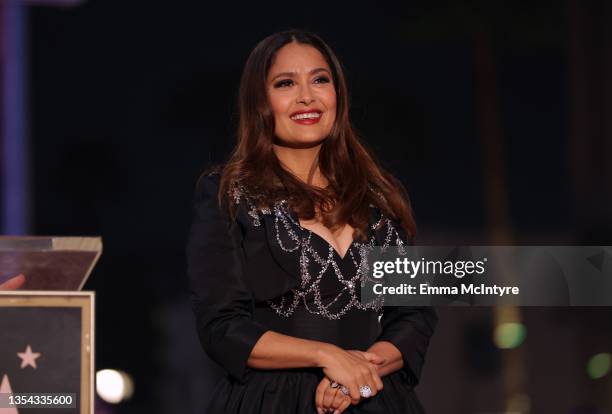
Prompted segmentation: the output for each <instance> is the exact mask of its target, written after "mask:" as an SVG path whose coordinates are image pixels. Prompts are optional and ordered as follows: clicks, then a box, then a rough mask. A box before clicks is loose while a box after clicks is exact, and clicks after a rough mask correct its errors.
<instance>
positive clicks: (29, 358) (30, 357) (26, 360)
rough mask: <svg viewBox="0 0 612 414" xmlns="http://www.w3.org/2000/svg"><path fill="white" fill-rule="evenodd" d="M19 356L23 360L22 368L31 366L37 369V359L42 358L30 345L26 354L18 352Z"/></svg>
mask: <svg viewBox="0 0 612 414" xmlns="http://www.w3.org/2000/svg"><path fill="white" fill-rule="evenodd" d="M17 356H19V358H21V368H25V367H27V366H28V365H30V366H32V368H34V369H36V358H38V357H39V356H40V352H32V348H31V347H30V345H28V347H27V348H26V350H25V352H17Z"/></svg>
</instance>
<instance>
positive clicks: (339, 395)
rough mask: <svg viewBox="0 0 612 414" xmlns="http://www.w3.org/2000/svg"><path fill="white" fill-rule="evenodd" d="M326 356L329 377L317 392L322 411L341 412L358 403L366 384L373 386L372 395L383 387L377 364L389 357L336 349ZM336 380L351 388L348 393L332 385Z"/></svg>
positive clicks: (326, 374)
mask: <svg viewBox="0 0 612 414" xmlns="http://www.w3.org/2000/svg"><path fill="white" fill-rule="evenodd" d="M325 359H326V362H325V364H324V365H323V373H324V374H325V378H323V379H322V380H321V382H320V383H319V385H318V386H317V390H316V393H315V405H316V407H317V412H318V413H319V414H323V413H326V412H333V413H334V414H339V413H342V412H343V411H344V410H346V409H347V408H348V406H349V405H351V404H353V405H355V404H358V403H359V402H360V401H361V395H360V392H359V389H360V387H362V386H368V387H370V390H371V391H372V393H371V397H373V396H375V395H376V394H377V393H378V392H379V391H380V390H382V389H383V383H382V380H381V379H380V376H379V375H378V370H377V366H379V365H382V364H384V363H385V359H384V358H382V357H380V356H378V355H377V354H374V353H372V352H362V351H356V350H351V351H346V350H343V349H341V348H334V349H333V350H332V351H331V352H329V353H328V354H327V356H326V358H325ZM332 380H333V381H335V382H337V383H339V384H341V385H343V386H345V387H346V388H348V391H349V394H348V395H345V394H344V393H343V392H342V391H341V388H340V386H339V387H337V388H332V387H331V382H332Z"/></svg>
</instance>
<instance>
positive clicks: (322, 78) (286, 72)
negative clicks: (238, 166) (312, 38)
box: [267, 42, 336, 148]
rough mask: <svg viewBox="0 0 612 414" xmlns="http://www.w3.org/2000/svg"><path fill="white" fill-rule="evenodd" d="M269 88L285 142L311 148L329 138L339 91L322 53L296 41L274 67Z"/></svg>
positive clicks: (280, 54) (277, 127) (285, 48)
mask: <svg viewBox="0 0 612 414" xmlns="http://www.w3.org/2000/svg"><path fill="white" fill-rule="evenodd" d="M267 90H268V102H269V104H270V109H271V110H272V112H273V114H274V125H275V128H274V133H275V135H276V137H277V138H278V139H279V140H280V141H281V144H282V145H287V146H291V147H295V148H308V147H312V146H314V145H318V144H320V143H321V142H322V141H323V140H324V139H325V138H327V136H328V135H329V133H330V131H331V129H332V126H333V125H334V121H335V120H336V90H335V88H334V83H333V78H332V72H331V69H330V68H329V65H328V64H327V62H326V61H325V58H324V57H323V55H322V54H321V52H319V51H318V50H317V49H315V48H314V47H312V46H309V45H304V44H300V43H295V42H293V43H289V44H287V45H285V46H283V47H282V48H281V49H279V50H278V52H277V53H276V57H275V59H274V61H273V63H272V66H271V67H270V71H269V73H268V79H267Z"/></svg>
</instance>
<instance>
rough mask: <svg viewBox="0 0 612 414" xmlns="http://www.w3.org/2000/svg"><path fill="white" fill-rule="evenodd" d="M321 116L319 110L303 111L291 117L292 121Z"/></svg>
mask: <svg viewBox="0 0 612 414" xmlns="http://www.w3.org/2000/svg"><path fill="white" fill-rule="evenodd" d="M320 117H321V113H320V112H305V113H302V114H295V115H293V116H292V117H291V119H293V120H294V121H296V120H298V119H318V118H320Z"/></svg>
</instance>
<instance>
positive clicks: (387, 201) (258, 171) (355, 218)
mask: <svg viewBox="0 0 612 414" xmlns="http://www.w3.org/2000/svg"><path fill="white" fill-rule="evenodd" d="M291 42H297V43H300V44H304V45H309V46H312V47H314V48H316V49H317V50H318V51H319V52H320V53H321V54H322V55H323V57H324V58H325V60H326V61H327V64H328V65H329V67H330V68H331V71H332V77H333V81H334V82H333V83H334V86H335V89H336V120H335V123H334V125H333V127H332V129H331V132H330V134H329V136H328V137H327V138H326V139H325V140H324V141H323V143H322V145H321V149H320V151H319V156H318V167H319V169H320V171H321V173H322V174H323V175H324V176H325V177H326V179H327V181H328V182H329V186H328V187H326V188H317V187H314V186H312V185H310V184H308V183H305V182H303V181H302V180H300V179H299V178H297V177H296V176H295V175H293V174H292V173H291V172H289V171H287V170H286V169H285V168H283V167H282V166H281V164H280V162H279V160H278V158H277V157H276V154H275V153H274V151H273V143H274V139H275V135H274V127H275V126H274V114H273V113H272V110H271V109H270V105H269V104H268V98H267V91H266V79H267V76H268V71H269V70H270V67H271V65H272V63H273V59H274V57H275V54H276V52H277V51H278V50H279V49H280V48H282V47H283V46H285V45H286V44H288V43H291ZM238 105H239V125H238V143H237V145H236V147H235V148H234V151H233V153H232V155H231V157H230V159H229V161H228V162H227V163H226V164H225V166H224V167H223V168H222V170H221V182H220V191H219V203H220V204H221V205H222V206H223V205H224V206H226V208H230V212H231V213H232V215H234V214H235V212H234V211H232V208H233V207H231V206H232V205H233V204H232V203H229V202H228V197H227V195H228V194H229V192H230V190H231V188H232V186H233V185H235V183H240V185H241V186H243V188H244V189H246V190H247V191H248V193H249V194H256V195H257V196H258V197H257V199H256V200H257V201H256V202H257V204H258V205H259V206H260V207H264V206H270V204H272V203H273V202H274V201H277V200H280V199H286V200H288V202H289V207H290V208H291V209H292V210H293V211H294V212H295V213H296V214H297V215H298V216H299V217H300V218H303V219H312V218H314V217H315V212H318V213H319V217H320V219H321V221H322V222H323V224H324V225H325V226H326V227H328V228H331V229H337V228H339V227H340V226H341V225H344V224H346V223H348V224H350V225H351V226H352V227H353V228H354V229H355V233H356V234H355V235H354V236H355V237H356V238H358V239H361V240H363V239H365V238H366V237H367V236H366V235H367V226H368V221H369V218H370V204H372V205H374V206H376V207H378V208H379V209H380V210H381V212H382V213H383V214H385V215H387V216H388V217H391V218H393V219H395V220H397V221H398V222H399V223H400V225H401V227H402V228H403V229H404V230H405V232H406V234H407V237H408V238H409V239H410V240H412V239H413V238H414V235H415V232H416V226H415V222H414V218H413V214H412V208H411V206H410V203H409V201H408V197H407V194H406V192H405V190H404V188H403V186H402V185H401V183H400V182H399V181H398V180H397V179H395V178H394V177H393V176H392V175H391V174H389V173H388V172H386V171H385V170H384V169H383V168H382V167H381V166H380V165H379V163H378V162H377V161H376V160H375V159H374V157H373V156H372V155H371V154H370V152H369V151H368V150H367V149H366V148H365V146H364V144H363V143H362V142H361V141H360V139H359V137H358V136H357V134H356V133H355V130H354V128H353V126H352V125H351V122H350V120H349V99H348V90H347V85H346V79H345V77H344V73H343V70H342V66H341V64H340V62H339V60H338V58H337V57H336V55H335V54H334V52H333V51H332V50H331V48H330V47H329V46H328V45H327V44H326V43H325V42H324V41H323V40H322V39H321V38H320V37H319V36H317V35H315V34H313V33H310V32H307V31H302V30H289V31H285V32H279V33H275V34H273V35H271V36H268V37H266V38H265V39H263V40H262V41H261V42H259V44H258V45H257V46H256V47H255V49H253V51H252V52H251V54H250V55H249V58H248V59H247V61H246V64H245V66H244V71H243V72H242V78H241V81H240V91H239V99H238Z"/></svg>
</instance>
